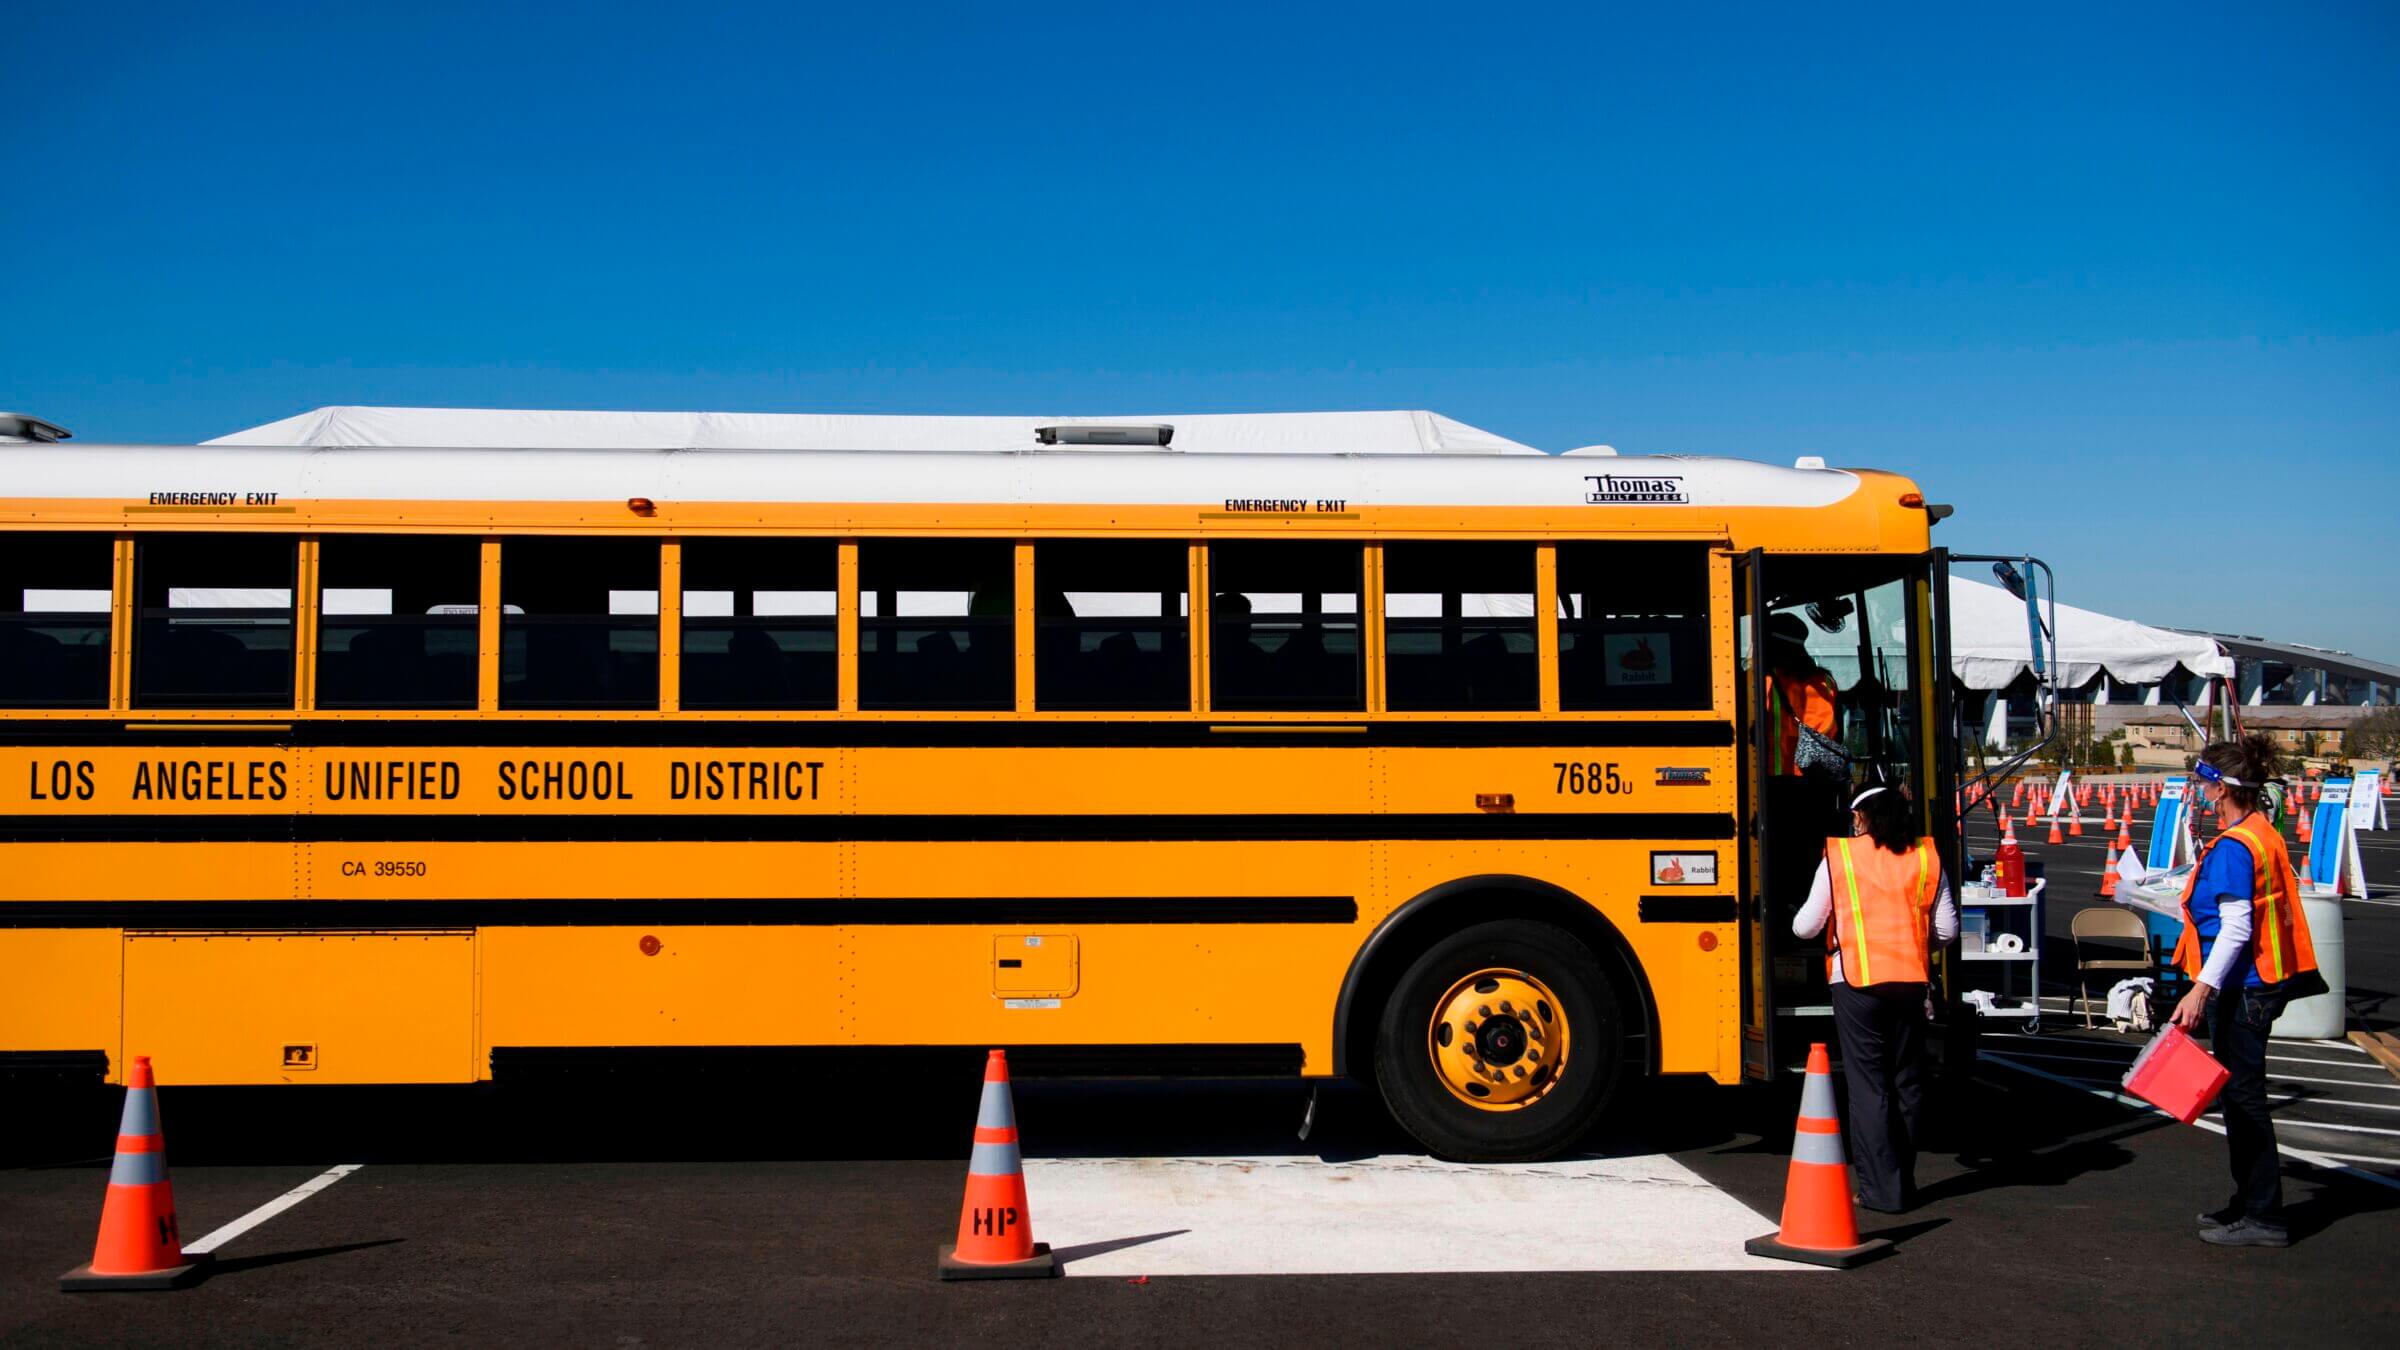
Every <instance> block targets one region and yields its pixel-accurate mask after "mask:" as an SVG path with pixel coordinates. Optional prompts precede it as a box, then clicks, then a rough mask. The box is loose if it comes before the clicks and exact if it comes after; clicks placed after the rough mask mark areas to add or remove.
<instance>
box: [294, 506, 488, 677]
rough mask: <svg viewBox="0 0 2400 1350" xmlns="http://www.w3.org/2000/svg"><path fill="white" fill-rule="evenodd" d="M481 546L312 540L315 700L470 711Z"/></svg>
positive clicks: (351, 537)
mask: <svg viewBox="0 0 2400 1350" xmlns="http://www.w3.org/2000/svg"><path fill="white" fill-rule="evenodd" d="M481 571H482V543H481V541H480V540H476V539H469V538H441V537H427V536H419V535H397V536H379V535H357V534H337V535H330V536H328V537H326V538H325V539H324V540H323V541H322V542H320V543H319V544H318V545H317V616H318V617H317V706H318V707H320V708H472V707H474V706H475V638H476V614H475V612H476V607H477V600H478V596H479V586H478V577H479V576H480V574H481Z"/></svg>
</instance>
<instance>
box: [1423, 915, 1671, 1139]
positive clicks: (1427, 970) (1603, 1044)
mask: <svg viewBox="0 0 2400 1350" xmlns="http://www.w3.org/2000/svg"><path fill="white" fill-rule="evenodd" d="M1487 970H1501V971H1515V972H1520V973H1522V974H1524V975H1528V976H1531V977H1533V979H1534V980H1536V981H1539V983H1540V984H1541V985H1542V986H1543V987H1545V988H1547V989H1548V990H1549V991H1550V992H1552V993H1554V994H1555V995H1556V996H1557V999H1558V1003H1559V1005H1560V1006H1559V1007H1558V1008H1556V1009H1553V1010H1549V1011H1550V1012H1551V1014H1552V1015H1554V1016H1563V1018H1564V1021H1565V1025H1566V1029H1567V1032H1568V1036H1569V1039H1568V1041H1567V1046H1566V1050H1565V1056H1566V1058H1565V1060H1564V1061H1563V1063H1562V1064H1560V1065H1559V1066H1558V1068H1557V1076H1556V1079H1555V1081H1553V1082H1552V1083H1551V1084H1550V1086H1549V1087H1548V1088H1547V1090H1545V1091H1544V1092H1542V1093H1541V1095H1540V1096H1538V1097H1536V1098H1534V1099H1532V1100H1529V1101H1526V1102H1524V1103H1523V1104H1521V1105H1516V1106H1512V1107H1510V1108H1508V1109H1492V1108H1490V1107H1488V1106H1480V1105H1474V1104H1471V1103H1470V1102H1469V1101H1467V1100H1466V1099H1465V1098H1463V1097H1462V1096H1461V1095H1460V1093H1459V1092H1457V1091H1454V1090H1453V1089H1452V1088H1451V1087H1450V1086H1448V1085H1446V1084H1445V1082H1444V1080H1443V1077H1442V1075H1441V1071H1440V1070H1439V1069H1438V1068H1437V1065H1436V1061H1435V1051H1434V1049H1433V1047H1432V1044H1431V1041H1432V1037H1433V1035H1434V1034H1435V1023H1434V1014H1435V1012H1436V1011H1437V1010H1438V1009H1439V1008H1440V1007H1441V1006H1442V1004H1443V1002H1444V1000H1445V995H1448V994H1450V993H1451V991H1452V990H1453V988H1454V987H1455V986H1457V985H1458V983H1459V982H1460V981H1462V980H1465V979H1467V978H1468V977H1470V976H1473V975H1475V974H1477V973H1478V972H1482V971H1487ZM1620 1006H1621V1005H1620V1004H1619V1002H1618V999H1617V990H1616V986H1615V984H1614V982H1612V981H1611V980H1610V979H1609V977H1608V973H1607V971H1606V970H1604V969H1603V968H1602V966H1601V964H1600V961H1599V959H1598V958H1597V957H1595V956H1593V955H1592V952H1591V949H1590V948H1588V947H1586V946H1584V944H1583V943H1582V942H1581V941H1579V940H1577V939H1576V938H1575V937H1574V935H1572V934H1570V933H1568V932H1567V931H1566V930H1564V929H1562V928H1557V927H1554V926H1552V925H1550V924H1546V923H1540V922H1536V921H1534V920H1531V919H1499V920H1494V921H1492V922H1490V923H1479V924H1476V925H1474V926H1472V927H1469V928H1463V929H1460V930H1459V931H1458V932H1456V933H1453V934H1451V935H1450V936H1448V937H1446V938H1443V939H1442V940H1441V941H1439V942H1436V943H1435V944H1434V945H1433V946H1432V947H1431V948H1429V949H1427V950H1426V952H1425V953H1424V954H1423V955H1421V956H1419V957H1418V958H1417V959H1416V960H1415V961H1413V962H1411V963H1410V964H1409V967H1408V969H1407V970H1406V971H1404V972H1402V973H1401V976H1400V980H1399V983H1397V984H1396V985H1394V986H1393V989H1392V993H1391V997H1390V998H1389V999H1387V1000H1386V1001H1385V1003H1384V1006H1383V1010H1382V1013H1381V1015H1380V1016H1379V1017H1378V1019H1377V1021H1376V1030H1375V1082H1376V1086H1377V1088H1378V1089H1379V1090H1380V1091H1381V1092H1382V1094H1383V1100H1384V1105H1385V1106H1386V1107H1387V1108H1388V1109H1389V1110H1390V1111H1391V1113H1392V1118H1393V1119H1394V1120H1395V1121H1397V1122H1398V1123H1399V1125H1400V1128H1402V1129H1404V1130H1406V1131H1408V1133H1409V1134H1410V1135H1411V1136H1413V1137H1414V1138H1415V1139H1416V1140H1417V1141H1418V1142H1419V1143H1421V1144H1423V1145H1424V1146H1425V1147H1426V1148H1427V1149H1429V1150H1431V1151H1432V1152H1433V1153H1435V1154H1436V1155H1438V1156H1440V1157H1444V1158H1449V1159H1453V1160H1456V1161H1459V1162H1530V1161H1532V1160H1535V1159H1538V1158H1548V1157H1553V1156H1556V1155H1557V1154H1559V1153H1562V1152H1565V1151H1566V1150H1568V1149H1570V1148H1573V1147H1574V1146H1575V1145H1576V1144H1577V1143H1579V1142H1581V1141H1582V1139H1583V1138H1584V1136H1585V1134H1586V1133H1588V1132H1589V1131H1590V1129H1591V1128H1592V1124H1593V1122H1594V1121H1596V1120H1597V1119H1599V1117H1600V1115H1601V1113H1602V1112H1603V1111H1605V1110H1606V1109H1607V1107H1608V1104H1609V1100H1610V1098H1611V1097H1612V1096H1613V1095H1614V1093H1615V1091H1616V1088H1617V1082H1618V1078H1619V1076H1620V1074H1621V1073H1622V1072H1623V1069H1624V1063H1625V1058H1626V1043H1625V1028H1624V1021H1623V1014H1622V1013H1621V1011H1620ZM1527 1015H1530V1016H1538V1015H1539V1014H1538V1013H1535V1012H1532V1011H1531V1010H1528V1013H1527ZM1454 1035H1455V1033H1454Z"/></svg>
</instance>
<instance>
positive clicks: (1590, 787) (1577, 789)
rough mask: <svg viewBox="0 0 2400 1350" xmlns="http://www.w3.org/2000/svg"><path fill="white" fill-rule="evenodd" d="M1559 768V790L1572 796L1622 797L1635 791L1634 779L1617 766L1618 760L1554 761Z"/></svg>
mask: <svg viewBox="0 0 2400 1350" xmlns="http://www.w3.org/2000/svg"><path fill="white" fill-rule="evenodd" d="M1550 767H1551V768H1553V769H1556V770H1558V790H1559V791H1560V792H1561V793H1563V794H1565V795H1567V796H1570V797H1593V796H1604V797H1620V796H1623V795H1624V794H1626V793H1628V792H1631V791H1633V780H1632V779H1630V778H1627V777H1626V776H1625V775H1624V774H1623V773H1622V772H1620V771H1619V770H1618V768H1617V765H1616V761H1614V760H1611V761H1609V762H1608V763H1606V764H1568V763H1563V762H1561V763H1554V764H1552V765H1551V766H1550Z"/></svg>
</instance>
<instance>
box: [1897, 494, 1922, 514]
mask: <svg viewBox="0 0 2400 1350" xmlns="http://www.w3.org/2000/svg"><path fill="white" fill-rule="evenodd" d="M1900 504H1901V505H1902V506H1905V507H1907V508H1908V509H1909V510H1911V511H1916V510H1920V509H1922V508H1923V507H1924V505H1925V494H1924V493H1922V492H1903V493H1901V494H1900Z"/></svg>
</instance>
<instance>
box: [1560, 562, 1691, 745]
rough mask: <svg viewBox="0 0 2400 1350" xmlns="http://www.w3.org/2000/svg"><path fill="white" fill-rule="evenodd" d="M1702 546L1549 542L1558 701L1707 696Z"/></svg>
mask: <svg viewBox="0 0 2400 1350" xmlns="http://www.w3.org/2000/svg"><path fill="white" fill-rule="evenodd" d="M1708 661H1709V656H1708V546H1707V545H1705V544H1680V543H1655V544H1654V543H1625V544H1620V543H1564V544H1560V545H1559V546H1558V704H1559V706H1560V707H1561V708H1566V709H1570V710H1576V711H1582V710H1593V711H1610V712H1639V711H1699V710H1704V709H1706V708H1708V707H1709V705H1710V689H1711V684H1710V680H1709V670H1708Z"/></svg>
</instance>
